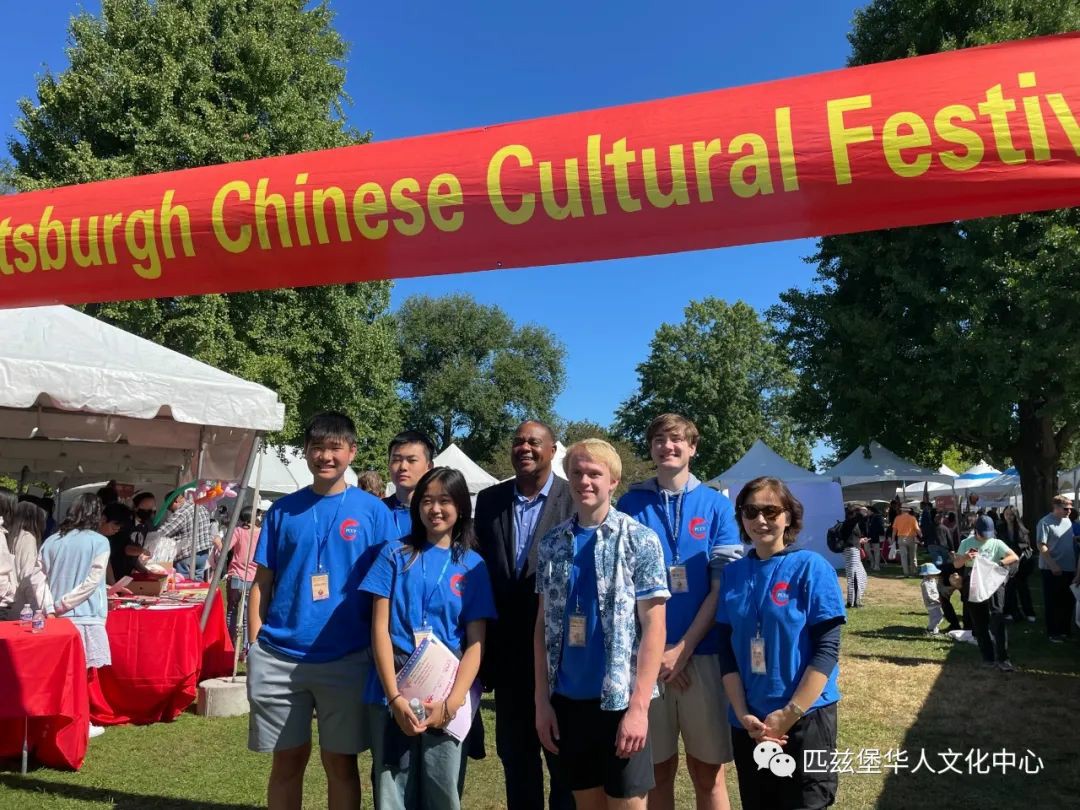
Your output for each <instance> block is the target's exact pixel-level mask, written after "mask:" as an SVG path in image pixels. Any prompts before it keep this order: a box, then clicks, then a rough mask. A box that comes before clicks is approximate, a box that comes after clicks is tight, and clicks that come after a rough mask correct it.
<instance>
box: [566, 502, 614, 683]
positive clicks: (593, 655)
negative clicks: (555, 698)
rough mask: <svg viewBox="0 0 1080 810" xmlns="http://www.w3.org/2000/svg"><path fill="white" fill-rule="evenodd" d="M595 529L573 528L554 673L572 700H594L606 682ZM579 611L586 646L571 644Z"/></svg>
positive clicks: (594, 527) (592, 527) (593, 527)
mask: <svg viewBox="0 0 1080 810" xmlns="http://www.w3.org/2000/svg"><path fill="white" fill-rule="evenodd" d="M575 526H576V524H575ZM596 529H597V527H596V526H591V527H587V528H582V527H580V526H576V528H575V530H574V567H573V568H572V569H571V571H570V581H569V582H568V583H567V591H566V592H567V598H566V614H565V615H564V616H563V643H562V660H561V661H559V672H558V674H557V675H556V677H555V692H556V693H558V694H560V695H562V696H563V697H568V698H571V699H572V700H595V699H596V698H598V697H600V692H601V691H602V689H603V686H604V670H605V668H606V667H605V660H606V659H605V651H604V628H603V627H602V626H601V624H600V598H599V595H598V591H597V588H596ZM579 612H580V614H581V615H583V616H584V617H585V646H584V647H571V646H570V617H571V616H573V615H575V614H578V613H579Z"/></svg>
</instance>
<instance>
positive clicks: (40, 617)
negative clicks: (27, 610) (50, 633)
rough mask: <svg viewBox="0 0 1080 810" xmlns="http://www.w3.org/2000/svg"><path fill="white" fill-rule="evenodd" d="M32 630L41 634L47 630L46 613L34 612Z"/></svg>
mask: <svg viewBox="0 0 1080 810" xmlns="http://www.w3.org/2000/svg"><path fill="white" fill-rule="evenodd" d="M30 629H31V630H32V631H33V632H35V633H40V632H41V631H42V630H44V629H45V612H44V611H42V610H37V611H34V618H33V620H32V621H31V623H30Z"/></svg>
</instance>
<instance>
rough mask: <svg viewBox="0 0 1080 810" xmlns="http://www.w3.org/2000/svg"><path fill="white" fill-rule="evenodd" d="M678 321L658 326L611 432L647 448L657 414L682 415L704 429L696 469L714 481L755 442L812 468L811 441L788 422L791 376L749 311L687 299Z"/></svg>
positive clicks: (768, 335)
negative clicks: (635, 387) (631, 392)
mask: <svg viewBox="0 0 1080 810" xmlns="http://www.w3.org/2000/svg"><path fill="white" fill-rule="evenodd" d="M684 313H685V317H684V320H683V321H682V323H679V324H667V323H665V324H662V325H661V326H660V328H659V329H657V331H656V335H655V337H654V338H653V340H652V343H651V347H650V354H649V357H648V359H647V360H645V362H643V363H641V364H640V365H639V366H638V367H637V372H638V391H637V393H635V394H634V395H633V396H631V397H630V398H629V399H628V400H627V401H626V402H624V403H623V404H622V405H621V406H620V407H619V410H618V412H617V414H616V429H617V431H618V433H619V434H620V435H622V436H624V437H625V438H627V439H630V440H632V441H634V442H636V443H637V444H638V445H639V446H640V447H641V448H642V450H643V451H644V449H645V448H644V440H645V429H646V427H648V424H649V422H650V421H651V420H652V419H653V418H654V417H656V416H658V415H660V414H661V413H665V412H674V413H680V414H682V415H684V416H687V417H689V418H690V419H692V420H693V421H694V422H695V423H696V424H697V426H698V429H699V430H700V431H701V435H702V440H701V443H700V444H699V446H698V453H697V457H696V459H695V463H694V468H695V471H696V473H697V475H698V476H699V477H702V478H706V477H712V476H714V475H716V474H718V473H720V472H723V471H724V470H725V469H727V467H729V466H730V465H732V464H734V463H735V462H736V461H738V459H739V458H740V457H741V456H742V454H743V453H745V452H746V450H747V449H749V447H750V445H751V444H753V442H754V440H755V439H763V440H764V441H766V442H767V443H768V444H769V445H770V446H772V447H773V448H774V449H775V450H776V451H777V452H778V453H780V454H782V455H784V456H787V457H788V458H790V459H791V460H792V461H794V462H795V463H798V464H803V465H805V466H809V465H810V438H809V433H808V432H807V431H806V429H805V428H804V427H803V426H802V425H801V424H799V422H798V421H797V420H796V419H795V418H794V417H793V412H792V410H791V397H792V392H793V390H794V387H795V382H796V380H795V374H794V371H793V370H792V368H791V367H790V364H789V363H788V361H787V358H785V356H784V355H783V353H782V352H781V351H780V350H779V349H778V347H777V346H776V344H775V343H774V342H773V331H772V327H770V326H769V325H768V324H767V323H765V322H764V321H762V319H761V318H759V316H758V314H757V312H755V311H754V309H753V308H752V307H750V306H749V305H747V304H745V303H743V302H742V301H738V302H736V303H735V304H731V305H729V304H727V303H726V302H724V301H721V300H719V299H717V298H706V299H704V300H702V301H692V302H691V303H690V304H689V305H688V306H687V307H686V309H685V310H684Z"/></svg>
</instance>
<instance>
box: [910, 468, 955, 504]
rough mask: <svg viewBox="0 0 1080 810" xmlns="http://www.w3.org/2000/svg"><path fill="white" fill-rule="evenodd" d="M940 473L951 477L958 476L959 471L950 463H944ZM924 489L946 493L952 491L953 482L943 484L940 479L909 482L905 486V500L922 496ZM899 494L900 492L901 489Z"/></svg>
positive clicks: (941, 493)
mask: <svg viewBox="0 0 1080 810" xmlns="http://www.w3.org/2000/svg"><path fill="white" fill-rule="evenodd" d="M938 474H939V475H947V476H949V478H956V476H957V473H956V472H954V471H953V470H952V468H951V467H949V465H948V464H942V465H941V466H940V467H938ZM924 489H925V490H926V491H927V492H929V493H930V494H931V495H946V494H951V493H952V484H942V483H940V482H938V481H916V482H915V483H914V484H908V485H907V486H906V487H904V493H903V495H904V500H908V499H910V498H922V494H923V490H924ZM897 494H898V495H899V494H900V493H899V491H898V492H897Z"/></svg>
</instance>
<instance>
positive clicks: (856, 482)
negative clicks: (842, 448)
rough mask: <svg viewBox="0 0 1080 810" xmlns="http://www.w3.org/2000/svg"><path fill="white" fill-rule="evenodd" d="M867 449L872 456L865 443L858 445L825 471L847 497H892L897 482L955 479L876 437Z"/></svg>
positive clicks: (850, 498)
mask: <svg viewBox="0 0 1080 810" xmlns="http://www.w3.org/2000/svg"><path fill="white" fill-rule="evenodd" d="M867 449H869V451H870V455H869V457H868V456H867V455H866V454H865V453H864V450H863V448H862V447H856V448H855V450H854V451H852V453H851V454H850V455H849V456H848V457H847V458H845V459H844V460H843V461H841V462H840V463H839V464H837V465H836V466H835V467H833V468H832V469H831V470H828V471H827V472H826V473H825V476H826V477H828V478H831V479H833V480H834V481H836V482H837V483H839V484H840V486H841V487H843V490H844V498H845V499H846V500H849V501H852V500H858V501H862V500H874V499H881V500H890V499H891V498H892V497H893V496H894V495H895V493H896V485H897V484H901V485H902V486H905V488H906V485H907V483H908V482H909V481H920V482H922V481H929V482H932V483H933V482H936V483H939V484H951V483H952V480H953V479H952V478H951V477H950V476H948V475H943V474H941V473H940V472H934V471H933V470H928V469H926V468H925V467H920V466H919V465H918V464H916V463H915V462H913V461H908V460H907V459H903V458H901V457H900V456H898V455H896V453H894V452H892V451H891V450H889V449H888V448H886V447H883V446H882V445H881V444H880V443H878V442H876V441H872V442H870V444H869V445H868V448H867Z"/></svg>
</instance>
